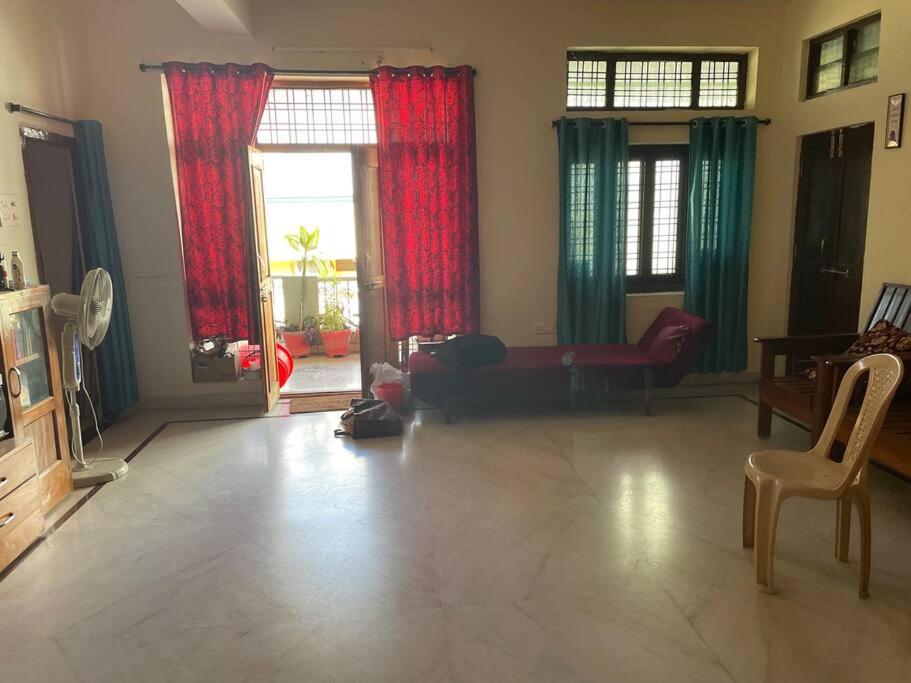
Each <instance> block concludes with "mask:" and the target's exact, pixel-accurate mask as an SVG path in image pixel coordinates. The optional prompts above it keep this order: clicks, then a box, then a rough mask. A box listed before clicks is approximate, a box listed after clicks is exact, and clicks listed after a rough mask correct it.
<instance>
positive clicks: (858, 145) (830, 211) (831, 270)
mask: <svg viewBox="0 0 911 683" xmlns="http://www.w3.org/2000/svg"><path fill="white" fill-rule="evenodd" d="M872 152H873V124H867V125H864V126H857V127H853V128H841V129H837V130H832V131H826V132H823V133H817V134H814V135H808V136H805V137H804V138H803V141H802V143H801V158H800V181H799V184H798V195H797V216H796V226H795V235H794V254H793V258H794V260H793V265H792V271H791V303H790V311H789V323H788V332H789V333H790V334H821V333H829V332H833V333H834V332H855V331H857V324H858V314H859V309H860V290H861V277H862V275H863V257H864V243H865V239H866V227H867V199H868V196H869V189H870V165H871V159H872Z"/></svg>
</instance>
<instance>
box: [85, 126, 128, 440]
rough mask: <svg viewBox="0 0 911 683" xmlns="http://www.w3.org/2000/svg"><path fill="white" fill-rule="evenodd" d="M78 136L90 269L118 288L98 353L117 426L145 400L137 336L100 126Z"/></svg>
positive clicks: (107, 412)
mask: <svg viewBox="0 0 911 683" xmlns="http://www.w3.org/2000/svg"><path fill="white" fill-rule="evenodd" d="M74 132H75V137H76V195H77V203H78V205H79V219H80V224H81V228H82V248H83V252H84V254H85V267H86V268H87V269H92V268H104V269H105V270H106V271H108V273H110V275H111V281H112V283H113V286H114V308H113V311H112V315H111V325H110V327H109V328H108V333H107V336H106V337H105V339H104V341H103V342H101V345H100V346H98V348H97V349H95V356H96V358H97V360H98V374H99V380H100V385H101V386H100V394H101V412H102V416H103V418H104V420H105V421H106V422H113V421H115V420H117V419H118V418H120V417H121V416H122V415H123V414H124V413H125V412H126V411H127V410H128V409H129V408H130V407H131V406H132V405H133V404H135V403H136V402H137V401H138V400H139V389H138V385H137V381H136V364H135V361H134V358H133V335H132V333H131V331H130V313H129V310H128V308H127V293H126V287H125V285H124V280H123V266H122V264H121V262H120V248H119V246H118V244H117V226H116V224H115V223H114V207H113V205H112V203H111V189H110V186H109V185H108V171H107V163H106V162H105V157H104V140H103V138H102V131H101V124H100V123H99V122H98V121H77V122H76V124H75V126H74ZM81 275H84V273H81ZM80 282H81V278H80ZM76 291H78V289H77V290H76Z"/></svg>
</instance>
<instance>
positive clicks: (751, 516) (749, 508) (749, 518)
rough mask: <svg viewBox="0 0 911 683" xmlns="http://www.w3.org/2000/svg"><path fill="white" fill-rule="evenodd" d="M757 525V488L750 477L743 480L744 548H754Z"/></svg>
mask: <svg viewBox="0 0 911 683" xmlns="http://www.w3.org/2000/svg"><path fill="white" fill-rule="evenodd" d="M755 524H756V487H755V486H753V482H752V481H750V478H749V477H744V478H743V547H744V548H752V547H753V537H754V533H755Z"/></svg>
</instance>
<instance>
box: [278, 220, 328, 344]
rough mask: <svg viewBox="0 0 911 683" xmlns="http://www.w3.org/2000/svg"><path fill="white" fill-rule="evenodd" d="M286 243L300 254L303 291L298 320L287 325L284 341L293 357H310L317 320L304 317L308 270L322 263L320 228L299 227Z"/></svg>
mask: <svg viewBox="0 0 911 683" xmlns="http://www.w3.org/2000/svg"><path fill="white" fill-rule="evenodd" d="M285 241H286V242H288V244H289V245H290V247H291V248H292V249H294V251H296V252H297V253H298V254H299V259H298V262H297V267H298V270H299V271H300V278H301V289H300V306H299V307H298V316H297V320H294V321H290V322H288V323H287V324H286V325H285V327H284V329H283V330H282V339H283V340H284V342H285V345H286V346H287V347H288V351H290V352H291V355H292V356H295V357H301V356H303V357H306V356H309V355H310V349H311V346H312V345H313V342H314V339H315V337H316V331H317V320H316V318H315V317H314V316H312V315H311V316H304V304H305V302H306V300H307V270H308V269H310V268H313V267H318V264H319V263H320V259H318V258H317V257H316V255H315V253H316V250H317V248H318V247H319V228H313V229H312V230H308V229H307V228H305V227H304V226H303V225H301V226H298V231H297V233H293V232H292V233H288V234H287V235H285Z"/></svg>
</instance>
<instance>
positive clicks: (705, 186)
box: [683, 116, 756, 372]
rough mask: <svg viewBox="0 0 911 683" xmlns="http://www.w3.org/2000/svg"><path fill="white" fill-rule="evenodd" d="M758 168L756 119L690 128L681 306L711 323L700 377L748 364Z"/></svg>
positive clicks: (706, 121) (704, 121)
mask: <svg viewBox="0 0 911 683" xmlns="http://www.w3.org/2000/svg"><path fill="white" fill-rule="evenodd" d="M755 165H756V119H755V118H754V117H747V118H735V117H732V116H728V117H722V118H699V119H695V120H694V121H693V122H692V123H691V125H690V167H689V175H690V186H689V210H688V217H687V249H686V286H685V290H684V298H683V307H684V308H685V309H686V310H687V311H689V312H691V313H695V314H696V315H700V316H702V317H703V318H706V319H708V320H711V321H712V323H713V324H714V325H715V330H716V336H715V341H714V342H713V343H712V344H711V345H710V346H709V348H708V349H707V350H706V352H705V355H704V356H703V357H702V360H701V362H700V365H699V370H700V371H701V372H738V371H740V370H745V369H746V367H747V289H748V282H749V256H750V220H751V217H752V213H753V178H754V175H755Z"/></svg>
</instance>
